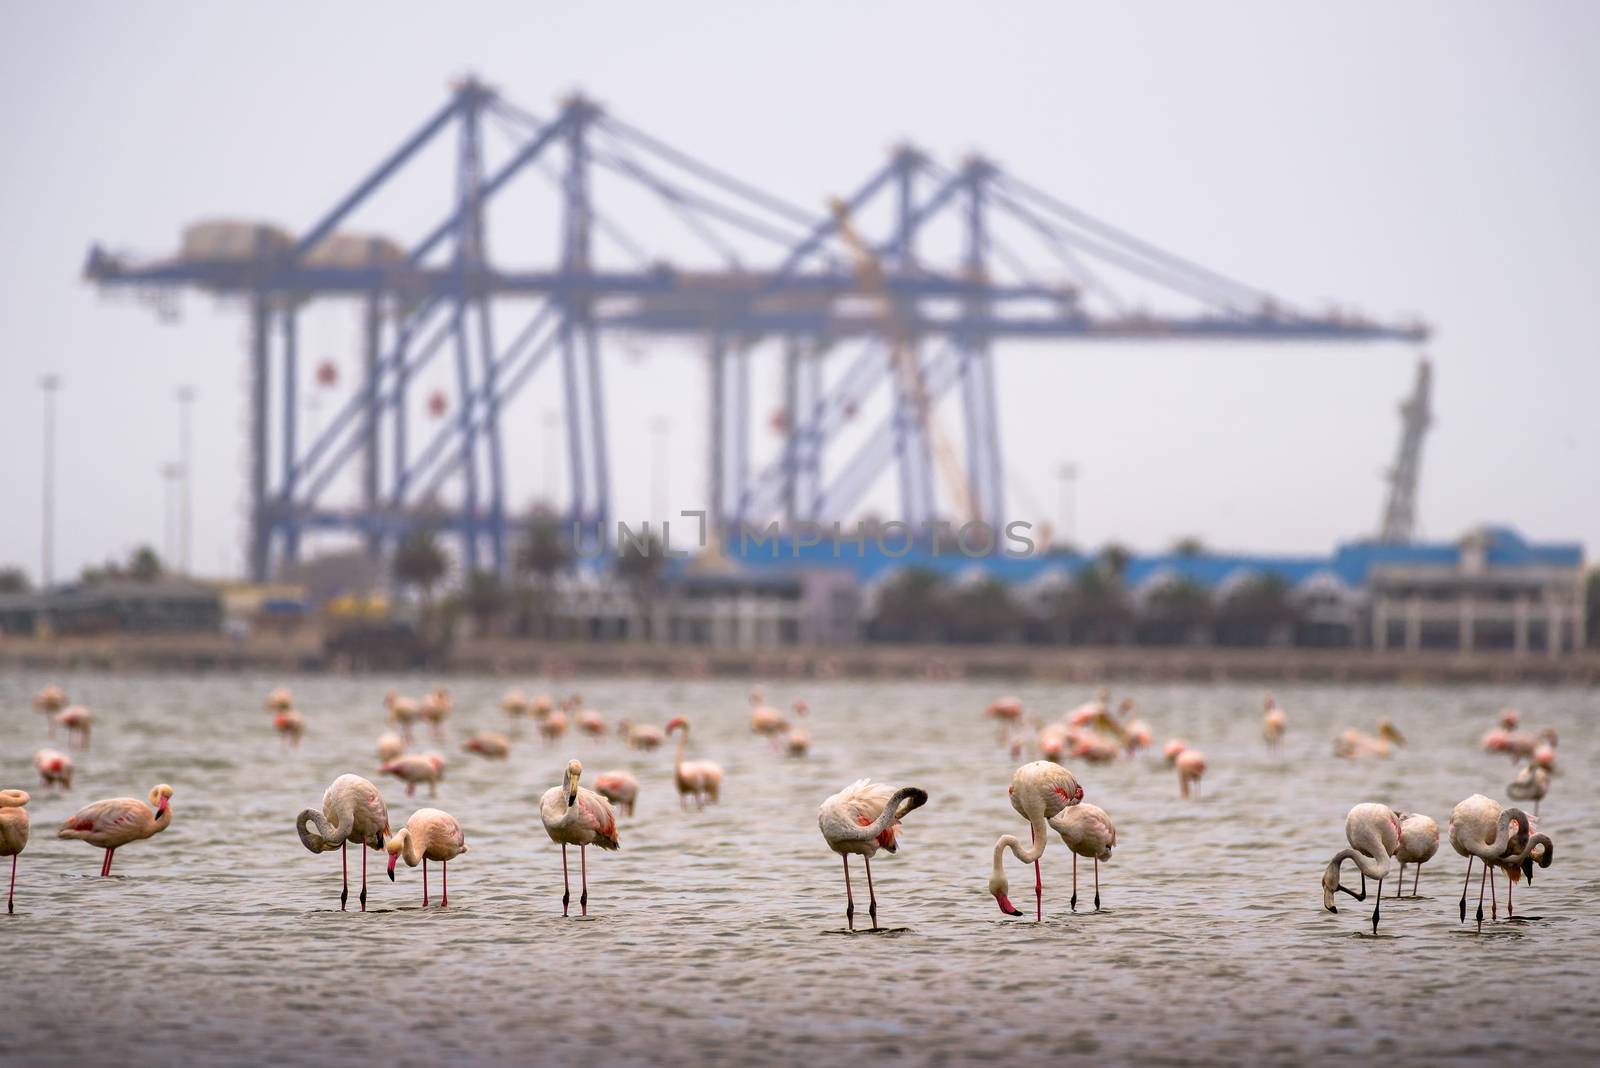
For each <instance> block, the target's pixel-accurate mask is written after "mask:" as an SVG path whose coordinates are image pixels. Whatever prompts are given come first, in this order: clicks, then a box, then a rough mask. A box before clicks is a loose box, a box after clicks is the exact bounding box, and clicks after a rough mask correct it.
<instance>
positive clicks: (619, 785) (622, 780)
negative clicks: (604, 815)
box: [594, 768, 639, 816]
mask: <svg viewBox="0 0 1600 1068" xmlns="http://www.w3.org/2000/svg"><path fill="white" fill-rule="evenodd" d="M594 792H595V793H597V794H599V795H600V796H601V797H603V798H605V799H606V800H607V801H610V802H611V803H612V804H613V805H616V806H618V807H619V808H621V809H622V810H623V812H625V813H626V814H627V815H629V816H631V815H633V803H634V802H635V801H637V800H638V799H639V780H638V779H636V778H634V777H633V773H632V772H628V771H623V770H621V769H620V768H619V769H618V770H616V771H608V772H606V773H605V774H603V775H596V776H595V777H594Z"/></svg>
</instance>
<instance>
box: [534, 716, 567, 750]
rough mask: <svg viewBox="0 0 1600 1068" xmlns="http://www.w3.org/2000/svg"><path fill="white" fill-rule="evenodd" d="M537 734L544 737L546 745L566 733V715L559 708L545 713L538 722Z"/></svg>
mask: <svg viewBox="0 0 1600 1068" xmlns="http://www.w3.org/2000/svg"><path fill="white" fill-rule="evenodd" d="M539 733H540V734H541V735H543V736H544V740H545V742H546V743H549V742H553V741H555V740H556V739H557V738H559V737H561V736H562V735H563V734H565V733H567V714H566V713H565V712H563V711H562V710H561V709H559V708H552V709H551V710H550V711H548V712H546V713H545V714H544V716H543V717H542V718H540V720H539Z"/></svg>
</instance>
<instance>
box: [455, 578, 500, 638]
mask: <svg viewBox="0 0 1600 1068" xmlns="http://www.w3.org/2000/svg"><path fill="white" fill-rule="evenodd" d="M506 600H507V597H506V590H505V587H504V586H503V585H501V582H500V576H499V575H497V574H495V573H494V572H493V571H474V572H473V573H472V574H470V575H468V576H467V585H466V588H465V589H464V590H462V591H461V603H462V607H464V608H465V609H466V610H467V614H468V615H470V616H471V617H472V619H473V622H474V623H475V624H476V627H477V634H478V637H480V638H481V637H483V636H484V635H485V634H487V633H489V628H490V627H491V626H492V625H493V624H494V620H495V617H496V616H498V615H499V614H500V613H501V612H503V611H505V607H506Z"/></svg>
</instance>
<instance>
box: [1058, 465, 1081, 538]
mask: <svg viewBox="0 0 1600 1068" xmlns="http://www.w3.org/2000/svg"><path fill="white" fill-rule="evenodd" d="M1056 477H1057V478H1059V479H1060V480H1061V508H1060V524H1061V525H1060V529H1061V542H1062V544H1063V545H1071V544H1072V543H1073V542H1074V541H1076V540H1077V539H1076V537H1075V532H1074V531H1073V529H1072V522H1073V519H1074V518H1076V517H1075V516H1074V515H1073V514H1072V511H1073V509H1072V504H1073V501H1072V490H1073V486H1074V484H1075V483H1076V482H1077V481H1078V465H1077V464H1062V465H1061V466H1060V467H1059V468H1057V469H1056Z"/></svg>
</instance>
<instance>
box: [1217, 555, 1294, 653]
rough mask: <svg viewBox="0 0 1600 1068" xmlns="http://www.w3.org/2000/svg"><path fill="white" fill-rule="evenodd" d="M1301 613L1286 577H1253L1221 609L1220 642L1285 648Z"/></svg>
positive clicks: (1270, 575) (1219, 610)
mask: <svg viewBox="0 0 1600 1068" xmlns="http://www.w3.org/2000/svg"><path fill="white" fill-rule="evenodd" d="M1298 618H1299V613H1298V612H1297V611H1296V610H1295V607H1294V604H1293V603H1292V602H1291V601H1290V599H1289V583H1288V582H1287V581H1285V580H1284V578H1283V576H1282V575H1277V574H1271V573H1268V574H1257V575H1252V576H1250V577H1249V578H1247V579H1245V580H1244V581H1243V582H1240V583H1239V584H1238V585H1237V586H1235V587H1234V588H1233V589H1232V590H1231V591H1230V592H1229V594H1228V596H1227V597H1226V598H1224V599H1223V601H1222V603H1221V604H1220V605H1218V606H1217V640H1218V641H1219V642H1221V643H1222V644H1224V645H1282V644H1286V642H1285V641H1284V637H1285V631H1286V630H1291V625H1292V624H1293V623H1295V622H1296V621H1297V619H1298Z"/></svg>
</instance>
